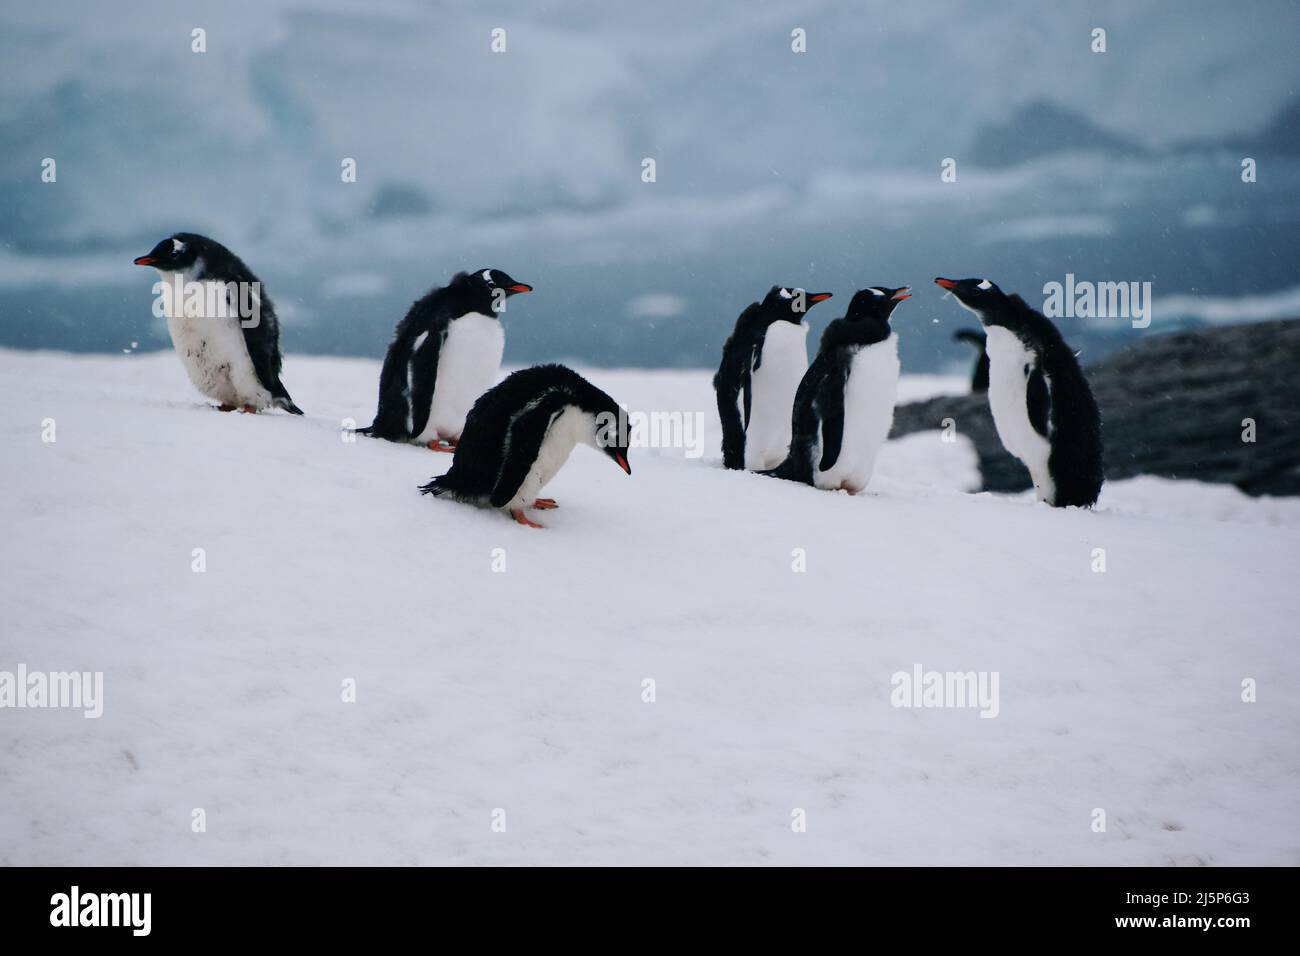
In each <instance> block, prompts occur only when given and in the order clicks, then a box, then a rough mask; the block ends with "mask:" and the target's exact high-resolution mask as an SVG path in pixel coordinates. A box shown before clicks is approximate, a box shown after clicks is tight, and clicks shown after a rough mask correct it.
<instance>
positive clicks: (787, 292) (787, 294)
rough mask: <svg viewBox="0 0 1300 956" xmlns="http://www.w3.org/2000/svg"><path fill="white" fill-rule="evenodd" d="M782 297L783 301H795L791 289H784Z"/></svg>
mask: <svg viewBox="0 0 1300 956" xmlns="http://www.w3.org/2000/svg"><path fill="white" fill-rule="evenodd" d="M780 295H781V298H783V299H793V298H794V296H793V295H791V294H790V290H789V289H782V290H781V293H780Z"/></svg>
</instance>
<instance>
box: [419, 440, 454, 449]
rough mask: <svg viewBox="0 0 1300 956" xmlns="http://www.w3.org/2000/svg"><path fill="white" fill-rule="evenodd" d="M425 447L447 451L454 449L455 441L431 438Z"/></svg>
mask: <svg viewBox="0 0 1300 956" xmlns="http://www.w3.org/2000/svg"><path fill="white" fill-rule="evenodd" d="M426 447H428V449H429V451H447V452H455V451H456V443H455V442H454V441H451V440H446V441H444V440H443V439H441V438H434V439H431V440H430V441H429V444H428V445H427V446H426Z"/></svg>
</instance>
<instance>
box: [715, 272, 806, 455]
mask: <svg viewBox="0 0 1300 956" xmlns="http://www.w3.org/2000/svg"><path fill="white" fill-rule="evenodd" d="M830 297H831V294H830V293H829V292H805V291H804V290H803V289H792V288H787V287H785V286H775V285H774V286H772V288H771V290H770V291H769V292H768V293H767V295H766V296H765V297H764V298H763V301H762V302H751V303H750V304H749V306H748V307H747V308H746V309H745V311H743V312H741V313H740V317H739V318H737V319H736V327H735V329H734V330H733V331H732V333H731V337H730V338H728V339H727V341H726V343H725V344H724V345H723V346H722V363H721V364H720V365H719V366H718V373H717V374H716V375H714V376H713V390H714V392H715V393H717V398H718V417H719V418H720V419H721V420H722V464H723V466H724V467H726V468H748V469H750V470H752V471H762V470H763V469H766V468H772V467H775V466H776V465H778V464H780V462H781V461H782V460H783V459H784V458H785V456H786V452H787V451H788V450H789V448H790V408H791V405H792V404H793V403H794V393H795V391H796V390H798V388H799V380H800V379H801V378H803V373H804V372H805V371H806V370H807V368H808V350H807V345H806V344H805V343H806V340H807V338H808V324H807V323H806V322H804V314H805V313H806V312H807V311H808V310H809V309H810V308H812V307H813V306H814V305H816V304H817V303H818V302H824V301H825V300H827V299H829V298H830Z"/></svg>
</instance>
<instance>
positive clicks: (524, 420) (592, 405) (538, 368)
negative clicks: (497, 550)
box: [420, 365, 632, 528]
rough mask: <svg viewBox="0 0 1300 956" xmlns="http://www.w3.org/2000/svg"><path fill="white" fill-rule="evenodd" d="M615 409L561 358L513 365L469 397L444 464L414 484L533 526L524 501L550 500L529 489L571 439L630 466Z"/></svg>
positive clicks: (540, 483)
mask: <svg viewBox="0 0 1300 956" xmlns="http://www.w3.org/2000/svg"><path fill="white" fill-rule="evenodd" d="M619 411H620V410H619V406H618V403H617V402H615V401H614V399H612V398H610V397H609V396H608V395H606V394H605V393H604V392H602V391H601V390H600V389H598V388H597V387H596V386H595V385H592V384H591V383H590V382H589V381H587V380H586V379H585V378H583V377H582V376H581V375H579V374H578V373H577V372H575V371H573V370H572V369H569V368H566V367H565V366H563V365H535V366H533V367H532V368H526V369H521V370H519V371H518V372H514V373H512V374H511V375H508V376H506V378H505V380H504V381H502V382H500V383H499V384H497V385H494V386H493V387H492V388H490V389H488V390H487V391H486V392H484V393H483V395H482V397H480V398H479V400H478V401H477V402H475V403H474V407H473V408H472V409H471V410H470V413H469V417H468V418H466V419H465V430H464V433H463V434H462V435H461V439H460V443H459V444H458V445H457V446H456V453H455V455H456V456H455V458H453V459H452V462H451V468H450V469H449V470H448V471H447V473H446V474H445V475H440V476H438V477H437V478H434V479H433V480H431V481H430V482H429V483H428V484H426V485H422V486H421V487H420V491H422V492H423V493H424V494H427V495H437V496H440V497H441V496H444V495H445V496H447V497H450V498H453V499H454V500H456V501H462V502H466V503H468V504H474V505H479V506H482V507H486V506H489V505H490V506H491V507H493V508H502V509H504V510H505V511H507V512H509V513H510V515H511V517H513V518H514V519H515V521H517V522H518V523H519V524H522V525H527V526H528V527H530V528H540V527H542V526H541V525H539V524H537V523H536V522H534V521H531V520H530V519H529V518H528V516H527V515H525V514H524V509H525V508H539V509H542V510H547V509H550V508H554V507H556V504H555V501H554V500H553V499H551V498H538V497H537V493H538V492H539V491H541V490H542V488H544V487H545V486H546V484H547V482H549V481H550V480H551V479H552V478H554V477H555V474H556V472H558V471H559V470H560V467H561V466H562V465H563V464H564V462H565V461H566V460H567V459H568V457H569V453H570V452H571V451H573V448H574V446H575V445H579V444H583V445H590V446H592V447H593V448H596V449H599V450H600V451H602V452H604V453H605V454H606V455H608V456H609V457H610V458H611V459H613V461H614V463H615V464H616V465H618V466H619V467H620V468H622V469H623V470H624V471H625V472H627V473H628V474H629V475H630V474H632V469H631V468H630V467H629V466H628V463H627V435H626V434H625V431H626V430H625V429H622V428H621V426H620V421H621V419H620V416H619Z"/></svg>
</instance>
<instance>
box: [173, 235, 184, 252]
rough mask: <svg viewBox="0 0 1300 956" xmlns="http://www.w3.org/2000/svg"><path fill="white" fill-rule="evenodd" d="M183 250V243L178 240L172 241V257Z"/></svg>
mask: <svg viewBox="0 0 1300 956" xmlns="http://www.w3.org/2000/svg"><path fill="white" fill-rule="evenodd" d="M184 249H185V243H183V242H181V241H180V240H179V239H173V240H172V255H176V254H177V253H179V252H181V251H183V250H184Z"/></svg>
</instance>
